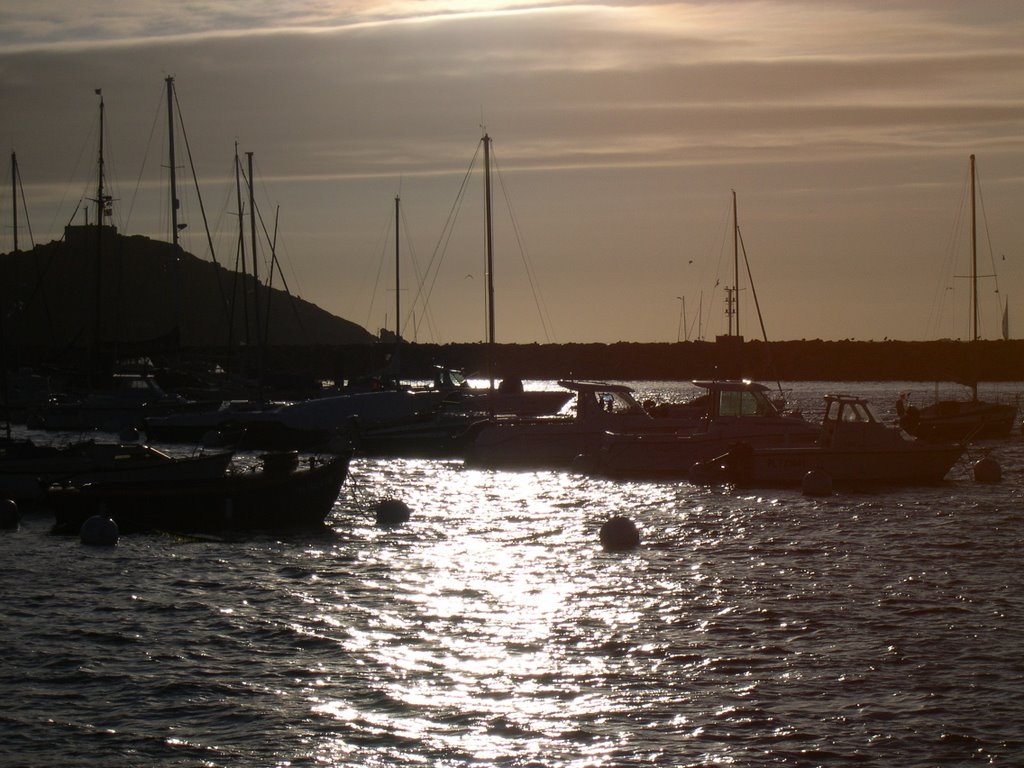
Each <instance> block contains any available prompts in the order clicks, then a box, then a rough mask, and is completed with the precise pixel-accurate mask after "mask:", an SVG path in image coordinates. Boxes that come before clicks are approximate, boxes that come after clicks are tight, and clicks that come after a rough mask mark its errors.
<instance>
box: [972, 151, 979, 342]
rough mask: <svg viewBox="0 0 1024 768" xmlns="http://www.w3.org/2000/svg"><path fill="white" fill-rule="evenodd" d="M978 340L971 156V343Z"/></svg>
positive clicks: (976, 270)
mask: <svg viewBox="0 0 1024 768" xmlns="http://www.w3.org/2000/svg"><path fill="white" fill-rule="evenodd" d="M977 340H978V230H977V217H976V215H975V204H974V155H971V341H977Z"/></svg>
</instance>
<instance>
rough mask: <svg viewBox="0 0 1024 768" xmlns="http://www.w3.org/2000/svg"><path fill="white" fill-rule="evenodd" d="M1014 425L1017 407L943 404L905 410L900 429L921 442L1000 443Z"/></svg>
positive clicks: (1000, 404) (974, 403)
mask: <svg viewBox="0 0 1024 768" xmlns="http://www.w3.org/2000/svg"><path fill="white" fill-rule="evenodd" d="M1016 421H1017V406H1015V405H1009V404H1007V403H987V402H982V401H977V400H968V401H964V402H961V401H958V400H943V401H940V402H938V403H934V404H932V405H929V406H927V407H925V408H921V409H916V410H915V409H908V410H907V411H906V412H905V413H904V415H903V417H902V418H901V419H900V425H901V426H902V427H903V428H904V429H905V430H906V431H907V432H908V433H909V434H911V435H913V436H914V437H919V438H921V439H922V440H958V441H959V440H1003V439H1006V438H1008V437H1009V436H1010V433H1011V432H1012V431H1013V428H1014V425H1015V424H1016Z"/></svg>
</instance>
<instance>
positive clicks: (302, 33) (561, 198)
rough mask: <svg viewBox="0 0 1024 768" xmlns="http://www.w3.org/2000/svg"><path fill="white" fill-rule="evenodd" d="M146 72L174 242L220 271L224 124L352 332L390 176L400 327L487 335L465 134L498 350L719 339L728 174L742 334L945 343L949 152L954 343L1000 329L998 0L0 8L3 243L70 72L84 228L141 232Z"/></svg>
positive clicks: (382, 228) (226, 152) (41, 158)
mask: <svg viewBox="0 0 1024 768" xmlns="http://www.w3.org/2000/svg"><path fill="white" fill-rule="evenodd" d="M168 76H173V77H174V78H175V87H176V92H177V102H178V107H179V109H180V112H179V114H180V119H181V122H182V123H183V125H184V131H185V137H187V142H188V148H189V150H190V153H191V164H192V165H194V167H195V173H196V180H197V182H193V180H192V174H191V170H190V168H189V165H190V161H189V159H188V155H187V154H186V151H185V149H184V147H183V146H182V145H183V143H184V141H185V137H181V136H179V137H178V139H177V142H178V162H177V163H176V165H178V166H179V170H178V178H179V188H180V190H181V191H180V194H179V197H181V199H182V211H183V213H182V218H183V219H184V220H185V221H186V222H187V223H188V228H187V229H186V230H185V231H184V239H183V245H184V246H185V247H186V249H187V250H189V251H191V252H192V253H195V254H196V255H197V256H200V257H202V258H206V259H209V258H216V259H217V261H218V262H219V263H221V264H224V265H233V264H234V261H235V258H236V240H237V231H238V220H237V216H236V215H235V209H236V205H237V203H236V200H235V187H234V176H233V173H234V172H233V167H234V165H233V164H234V159H233V158H234V152H235V144H236V142H237V144H238V148H239V151H240V152H241V153H242V154H243V158H244V155H245V153H247V152H251V153H253V158H254V160H253V161H254V166H255V172H254V180H255V187H256V196H257V205H258V207H259V210H260V212H261V215H262V216H263V219H264V221H265V222H266V226H267V228H268V229H273V226H274V220H275V218H276V219H277V221H278V224H277V244H278V255H279V258H280V259H281V261H282V264H283V270H284V274H285V277H286V278H287V280H288V284H289V288H290V289H291V291H292V292H293V293H296V294H298V295H300V296H302V297H303V298H305V299H308V300H310V301H313V302H315V303H317V304H319V305H320V306H322V307H324V308H325V309H327V310H329V311H331V312H333V313H334V314H337V315H340V316H342V317H345V318H348V319H350V320H353V321H355V322H357V323H359V324H361V325H364V326H366V327H367V328H370V329H373V330H376V329H377V328H378V327H380V326H381V325H383V324H384V323H385V322H386V323H387V325H388V326H389V327H393V325H394V322H395V321H394V312H395V310H394V296H395V294H394V275H393V269H394V268H393V261H394V232H393V229H394V227H393V219H394V199H395V197H396V196H398V195H400V196H401V200H402V217H403V224H402V228H401V243H402V254H403V258H402V262H403V273H402V278H401V285H402V290H401V292H400V294H399V295H400V297H401V302H402V315H403V318H402V322H403V326H404V328H405V331H404V334H405V335H406V336H407V337H413V336H414V335H415V336H416V338H418V339H419V340H421V341H436V342H441V343H446V342H457V341H476V340H480V339H482V338H483V337H484V333H485V310H484V286H485V284H486V275H485V266H484V246H483V243H484V237H483V229H484V228H483V221H484V214H483V203H482V200H483V179H482V172H481V169H482V159H481V158H480V157H479V156H477V152H478V150H479V146H480V139H481V136H482V135H483V133H484V131H486V132H487V133H488V134H489V135H490V136H491V137H492V139H493V159H494V162H493V165H492V170H493V172H494V180H493V189H494V216H493V220H494V259H495V267H494V279H495V290H496V300H495V308H496V325H497V328H496V330H497V339H498V341H499V342H533V341H536V342H542V343H543V342H547V341H552V342H573V341H577V342H592V341H596V342H614V341H620V340H623V341H675V340H676V339H677V338H682V337H689V338H695V337H696V336H697V334H698V332H700V333H702V334H703V335H704V336H705V337H713V336H714V335H715V334H717V333H723V332H725V331H726V330H727V326H726V323H727V318H726V313H725V306H726V304H725V300H726V294H725V291H724V288H725V287H726V286H728V285H732V284H733V281H734V278H733V243H732V235H731V215H732V213H731V211H732V208H731V194H732V191H733V190H735V193H736V198H737V203H738V213H739V224H740V232H741V235H742V241H743V244H744V246H745V251H746V255H747V259H748V260H749V264H750V271H751V273H752V275H753V284H754V288H755V289H756V297H757V300H758V302H759V304H760V309H761V314H762V317H763V320H764V325H765V331H766V333H767V335H768V337H769V339H772V340H786V339H801V338H808V339H811V338H822V339H846V338H852V339H864V340H868V339H875V340H881V339H883V338H896V339H908V340H911V339H931V338H940V337H961V338H963V337H966V336H967V334H968V333H969V330H968V324H967V322H968V317H969V310H968V286H969V281H968V280H967V279H965V277H964V276H965V275H967V274H968V273H969V269H970V266H969V244H968V239H967V237H966V233H967V231H968V230H969V226H965V223H964V218H963V216H964V213H965V208H964V206H965V198H964V195H965V184H966V181H967V177H968V173H967V169H968V157H969V155H970V154H972V153H974V154H976V155H977V162H978V175H979V181H980V192H981V197H980V202H979V229H980V230H981V237H980V239H979V259H980V262H979V271H980V272H981V273H982V274H984V275H992V274H993V273H994V274H995V275H996V276H997V277H995V278H993V277H985V278H984V279H983V280H982V281H981V282H980V294H981V300H980V302H979V303H980V307H981V310H982V324H983V327H982V335H984V336H986V337H990V338H995V337H996V336H998V334H999V314H1000V312H1001V307H1000V304H999V302H1008V303H1009V314H1010V327H1011V335H1013V336H1015V337H1019V336H1024V6H1022V5H1021V3H1020V0H1006V1H1005V2H1000V1H993V2H989V1H987V0H972V2H962V1H961V0H892V1H889V2H884V3H883V2H863V0H858V1H854V0H849V1H848V2H841V1H840V0H773V1H770V2H769V1H767V0H764V1H762V2H757V1H748V0H716V1H711V0H706V1H704V2H699V1H693V0H691V1H689V2H649V3H639V2H606V3H573V2H550V3H548V2H532V1H531V0H521V1H519V2H515V1H513V2H475V1H474V0H390V2H388V1H386V0H355V1H352V0H349V1H348V2H332V1H331V0H273V2H271V1H269V0H267V1H264V0H205V1H204V0H193V1H191V2H177V3H167V2H155V1H150V0H105V1H104V2H93V1H92V0H89V1H88V2H68V1H66V0H5V2H4V3H3V5H2V7H0V136H2V138H3V140H4V141H5V142H6V143H7V145H8V146H9V149H10V151H11V152H14V153H16V154H17V160H18V166H19V170H20V185H21V187H23V189H24V197H25V209H27V221H28V223H29V224H30V225H31V239H32V241H34V242H36V243H41V242H48V241H49V240H51V239H55V238H59V237H60V235H61V233H62V231H63V227H64V225H65V224H67V223H68V222H70V221H72V220H74V221H76V222H78V223H80V222H81V221H82V220H83V215H84V214H83V213H82V212H81V210H80V206H81V205H82V204H83V201H86V200H87V198H89V197H92V196H94V194H95V184H96V171H95V166H96V159H97V146H98V115H99V97H98V96H97V95H96V94H95V90H96V89H97V88H101V89H102V95H103V100H104V105H105V118H106V119H105V125H106V128H105V137H106V138H105V146H106V153H107V161H108V162H107V175H108V184H109V185H110V187H111V191H112V193H113V195H114V196H115V198H116V200H115V208H114V218H113V223H115V224H116V225H117V226H118V227H119V228H120V229H121V231H123V232H126V233H130V234H146V235H149V236H152V237H156V238H161V239H169V235H168V231H169V223H168V219H169V217H168V214H167V210H168V204H167V197H168V195H167V186H168V173H167V167H166V166H167V159H166V152H167V150H166V146H167V126H166V123H167V117H166V97H165V78H166V77H168ZM5 165H6V163H5ZM470 171H472V172H471V173H470ZM2 178H7V179H9V178H10V174H9V173H7V172H4V173H3V174H2ZM196 183H197V184H198V191H199V193H200V194H201V196H202V205H203V207H204V208H205V210H206V217H207V219H208V221H209V227H210V230H211V237H212V238H213V242H214V249H213V253H212V255H211V249H210V248H209V247H208V245H207V238H206V236H205V234H204V231H203V223H202V216H201V213H200V207H199V197H198V196H197V194H196ZM464 184H465V185H466V186H465V190H464V192H462V190H463V185H464ZM460 195H461V196H460ZM18 196H19V197H20V196H21V191H20V189H19V192H18ZM11 198H12V185H11V183H10V182H9V181H8V182H5V183H4V184H2V185H0V209H2V211H0V225H2V226H3V231H2V233H0V237H2V240H0V243H2V244H0V251H4V252H6V251H8V250H10V249H11V247H12V245H13V232H12V226H11V225H12V220H13V215H12V211H11ZM90 215H91V216H94V215H95V214H94V213H92V214H90ZM453 219H454V223H453V224H451V225H450V226H449V222H450V221H451V220H453ZM18 224H19V227H18V232H19V245H20V246H21V247H23V248H24V247H27V245H28V243H29V233H28V231H27V229H28V227H27V226H26V216H25V213H24V212H23V213H21V214H20V215H19V221H18ZM260 249H261V258H266V254H267V253H269V249H268V248H266V247H265V246H262V245H261V246H260ZM741 268H742V262H741ZM742 269H743V273H744V274H743V275H741V279H740V294H739V295H740V323H741V327H740V330H741V332H742V333H743V334H744V335H745V336H747V337H760V336H761V328H760V326H759V325H758V322H757V312H756V310H755V308H754V301H753V299H754V294H753V292H752V291H751V289H750V282H749V281H748V279H747V276H746V270H745V268H742ZM263 272H264V274H265V273H266V269H263ZM997 290H998V293H996V291H997ZM427 295H429V302H428V303H427V304H426V307H427V309H426V310H424V309H423V299H424V297H425V296H427ZM699 310H700V312H699ZM698 314H699V318H698ZM684 317H685V323H684V322H682V321H683V319H684Z"/></svg>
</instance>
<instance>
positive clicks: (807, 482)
mask: <svg viewBox="0 0 1024 768" xmlns="http://www.w3.org/2000/svg"><path fill="white" fill-rule="evenodd" d="M801 488H802V489H803V493H804V496H831V495H832V477H831V475H829V474H828V472H824V471H822V470H820V469H812V470H809V471H808V472H807V474H805V475H804V479H803V481H802V483H801Z"/></svg>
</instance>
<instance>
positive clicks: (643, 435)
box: [591, 380, 821, 477]
mask: <svg viewBox="0 0 1024 768" xmlns="http://www.w3.org/2000/svg"><path fill="white" fill-rule="evenodd" d="M693 383H694V385H696V386H698V387H701V388H703V389H704V390H705V395H703V396H702V397H700V398H697V399H696V400H694V401H693V404H691V405H689V406H687V407H689V408H690V409H691V414H693V415H692V416H691V419H692V421H691V423H690V424H686V423H685V422H683V423H680V424H678V425H677V429H676V431H674V432H664V431H644V432H618V431H614V432H608V433H607V434H605V435H604V437H603V439H602V444H601V450H600V452H599V453H597V454H596V455H595V457H594V463H593V465H592V467H591V471H593V472H596V473H598V474H603V475H608V476H611V477H686V476H687V474H688V472H689V470H690V467H691V466H692V465H693V464H694V463H695V462H698V461H706V460H707V459H711V458H713V457H715V456H719V455H721V454H723V453H725V452H726V451H728V450H729V449H730V448H731V447H732V446H733V445H735V444H736V443H737V442H740V441H742V442H744V443H745V444H747V445H752V446H757V447H762V446H764V447H766V446H775V445H789V446H796V445H809V444H811V443H813V442H815V441H816V440H817V439H818V436H819V434H820V431H821V430H820V427H819V426H818V425H817V424H812V423H811V422H809V421H807V420H806V419H804V418H803V417H802V416H799V415H792V414H784V413H780V412H779V410H778V409H777V408H776V407H775V405H774V403H773V402H772V401H771V399H770V398H769V397H768V392H769V389H768V387H766V386H765V385H764V384H759V383H757V382H753V381H747V380H742V381H695V382H693ZM697 404H699V405H697ZM695 407H697V408H699V409H700V410H699V411H697V412H696V413H694V411H693V410H692V409H693V408H695ZM680 412H682V409H680Z"/></svg>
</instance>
